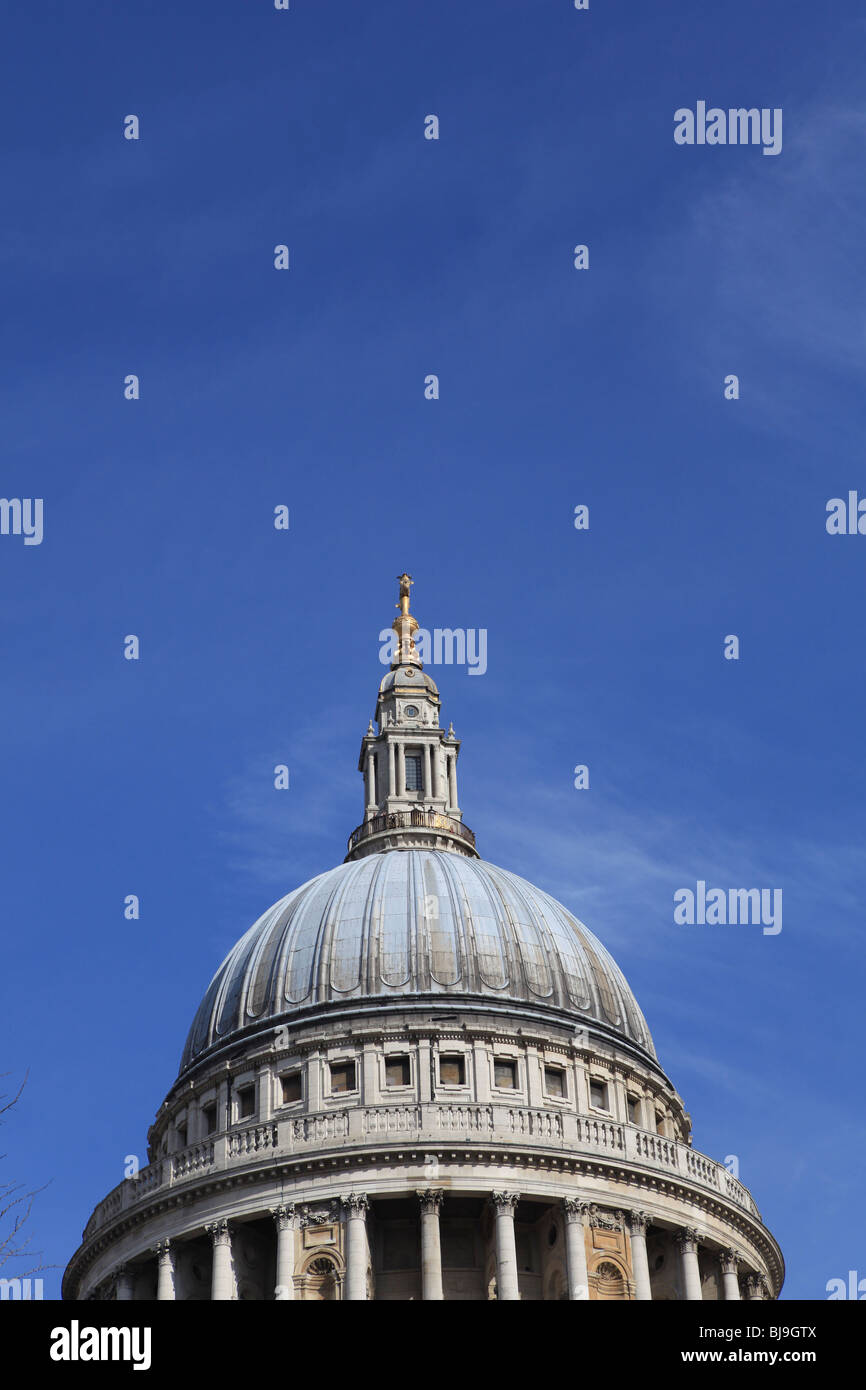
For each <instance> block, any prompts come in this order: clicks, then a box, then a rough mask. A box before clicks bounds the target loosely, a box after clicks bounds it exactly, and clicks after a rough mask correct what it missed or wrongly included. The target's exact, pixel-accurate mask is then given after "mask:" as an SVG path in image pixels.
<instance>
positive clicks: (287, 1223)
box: [269, 1202, 295, 1231]
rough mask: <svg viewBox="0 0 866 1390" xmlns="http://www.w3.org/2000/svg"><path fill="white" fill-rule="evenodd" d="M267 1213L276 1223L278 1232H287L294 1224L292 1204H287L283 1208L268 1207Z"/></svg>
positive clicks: (293, 1205)
mask: <svg viewBox="0 0 866 1390" xmlns="http://www.w3.org/2000/svg"><path fill="white" fill-rule="evenodd" d="M269 1212H270V1215H271V1216H272V1217H273V1218H274V1221H275V1222H276V1227H277V1230H278V1231H288V1230H290V1229H291V1227H292V1226H293V1225H294V1224H295V1204H294V1202H287V1203H286V1204H285V1205H284V1206H279V1207H270V1208H269Z"/></svg>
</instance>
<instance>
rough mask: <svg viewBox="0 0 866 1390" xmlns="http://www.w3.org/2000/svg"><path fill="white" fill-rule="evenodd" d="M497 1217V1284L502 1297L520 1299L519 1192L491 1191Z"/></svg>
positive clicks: (499, 1295)
mask: <svg viewBox="0 0 866 1390" xmlns="http://www.w3.org/2000/svg"><path fill="white" fill-rule="evenodd" d="M490 1200H491V1202H492V1203H493V1207H494V1210H495V1214H496V1216H495V1219H496V1286H497V1291H498V1297H499V1298H501V1299H511V1300H515V1299H519V1298H520V1288H519V1285H518V1282H517V1244H516V1241H515V1239H514V1209H515V1207H516V1206H517V1203H518V1202H519V1201H520V1193H519V1192H491V1194H490Z"/></svg>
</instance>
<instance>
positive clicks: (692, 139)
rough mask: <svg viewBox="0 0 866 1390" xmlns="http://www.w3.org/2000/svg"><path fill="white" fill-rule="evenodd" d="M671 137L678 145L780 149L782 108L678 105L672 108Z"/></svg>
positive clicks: (703, 103)
mask: <svg viewBox="0 0 866 1390" xmlns="http://www.w3.org/2000/svg"><path fill="white" fill-rule="evenodd" d="M674 140H675V142H676V144H678V145H763V147H764V149H763V152H764V154H781V152H782V108H781V106H775V107H773V108H772V109H771V108H770V107H768V106H762V107H761V108H760V109H759V108H758V107H757V106H750V107H748V108H746V107H745V106H737V107H729V109H728V110H727V111H725V110H723V109H722V107H721V106H710V107H708V106H707V103H706V102H705V101H699V102H697V104H696V106H695V110H694V111H692V110H691V109H690V108H689V107H688V106H681V107H680V108H679V110H677V111H675V112H674Z"/></svg>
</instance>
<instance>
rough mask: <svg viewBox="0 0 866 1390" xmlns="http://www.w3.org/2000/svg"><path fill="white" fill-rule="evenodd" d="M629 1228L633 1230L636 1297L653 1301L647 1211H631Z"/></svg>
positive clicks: (632, 1246)
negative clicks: (647, 1239)
mask: <svg viewBox="0 0 866 1390" xmlns="http://www.w3.org/2000/svg"><path fill="white" fill-rule="evenodd" d="M628 1228H629V1231H630V1232H631V1267H632V1272H633V1274H634V1289H635V1298H636V1299H638V1300H640V1301H643V1302H652V1296H653V1295H652V1288H651V1287H650V1272H649V1262H648V1260H647V1257H646V1228H647V1214H646V1212H645V1211H630V1212H629V1213H628Z"/></svg>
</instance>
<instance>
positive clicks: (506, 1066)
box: [493, 1057, 517, 1091]
mask: <svg viewBox="0 0 866 1390" xmlns="http://www.w3.org/2000/svg"><path fill="white" fill-rule="evenodd" d="M493 1082H494V1085H496V1086H504V1087H505V1089H506V1090H510V1091H513V1090H514V1089H515V1087H516V1086H517V1063H516V1062H506V1061H504V1060H503V1059H500V1058H498V1057H497V1058H495V1059H494V1062H493Z"/></svg>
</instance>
